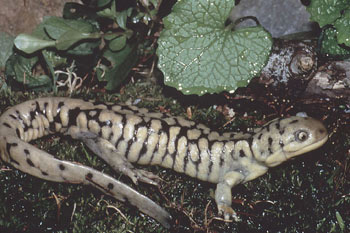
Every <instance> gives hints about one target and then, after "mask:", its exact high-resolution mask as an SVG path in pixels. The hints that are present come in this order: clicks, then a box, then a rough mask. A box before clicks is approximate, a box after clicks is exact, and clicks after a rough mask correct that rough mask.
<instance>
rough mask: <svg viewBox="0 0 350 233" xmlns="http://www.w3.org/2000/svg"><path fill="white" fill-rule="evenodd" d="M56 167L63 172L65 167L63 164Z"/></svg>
mask: <svg viewBox="0 0 350 233" xmlns="http://www.w3.org/2000/svg"><path fill="white" fill-rule="evenodd" d="M58 167H59V168H60V170H61V171H63V170H64V169H66V167H65V166H64V165H63V164H60V165H58Z"/></svg>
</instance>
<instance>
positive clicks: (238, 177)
mask: <svg viewBox="0 0 350 233" xmlns="http://www.w3.org/2000/svg"><path fill="white" fill-rule="evenodd" d="M243 179H244V176H243V175H242V174H241V173H239V172H229V173H227V174H226V175H225V177H224V180H223V181H221V182H220V183H218V184H217V186H216V191H215V201H216V204H217V207H218V211H219V215H223V216H224V218H225V220H229V219H230V218H231V217H232V218H233V219H234V220H235V221H239V220H240V219H239V218H238V216H237V214H236V212H235V211H234V210H233V209H232V207H231V205H232V193H231V189H232V187H233V186H235V185H237V184H239V183H240V182H241V181H242V180H243Z"/></svg>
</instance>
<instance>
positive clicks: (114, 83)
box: [103, 44, 138, 91]
mask: <svg viewBox="0 0 350 233" xmlns="http://www.w3.org/2000/svg"><path fill="white" fill-rule="evenodd" d="M103 56H104V57H105V58H106V59H107V60H109V61H110V62H111V66H110V68H109V69H107V70H105V75H104V77H103V79H104V80H106V81H107V85H106V89H107V90H109V91H111V90H114V89H116V88H117V87H118V86H119V85H120V84H121V83H122V82H123V81H124V80H125V78H126V77H127V76H128V74H129V72H130V71H131V69H132V68H133V67H134V66H135V65H136V62H137V60H138V56H137V44H133V45H129V44H127V45H126V46H125V47H124V48H123V49H122V50H120V51H118V52H113V51H111V50H109V49H107V50H106V51H105V52H104V54H103Z"/></svg>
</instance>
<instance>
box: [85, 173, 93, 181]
mask: <svg viewBox="0 0 350 233" xmlns="http://www.w3.org/2000/svg"><path fill="white" fill-rule="evenodd" d="M86 177H87V178H88V179H89V180H91V179H92V177H93V175H92V173H90V172H89V173H88V174H86Z"/></svg>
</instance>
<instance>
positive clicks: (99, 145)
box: [81, 137, 160, 185]
mask: <svg viewBox="0 0 350 233" xmlns="http://www.w3.org/2000/svg"><path fill="white" fill-rule="evenodd" d="M81 140H82V141H83V142H84V143H85V144H86V145H87V147H89V148H90V150H92V151H93V152H94V153H95V154H97V155H98V156H99V157H100V158H102V159H103V160H105V161H106V162H107V163H108V164H109V165H110V166H111V167H112V168H113V169H114V170H116V171H117V172H121V173H123V174H124V175H127V176H129V177H130V179H131V180H132V181H133V182H134V183H135V184H137V183H138V181H141V182H144V183H148V184H152V185H158V183H157V182H156V181H155V179H160V178H159V177H158V176H156V175H154V174H153V173H151V172H148V171H144V170H141V169H136V168H134V166H133V165H132V164H131V163H130V162H129V161H128V160H127V159H126V158H125V157H124V156H123V155H120V153H119V152H118V151H117V149H116V148H115V146H114V145H113V144H111V143H110V142H109V141H108V140H106V139H103V138H100V137H96V138H81Z"/></svg>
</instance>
